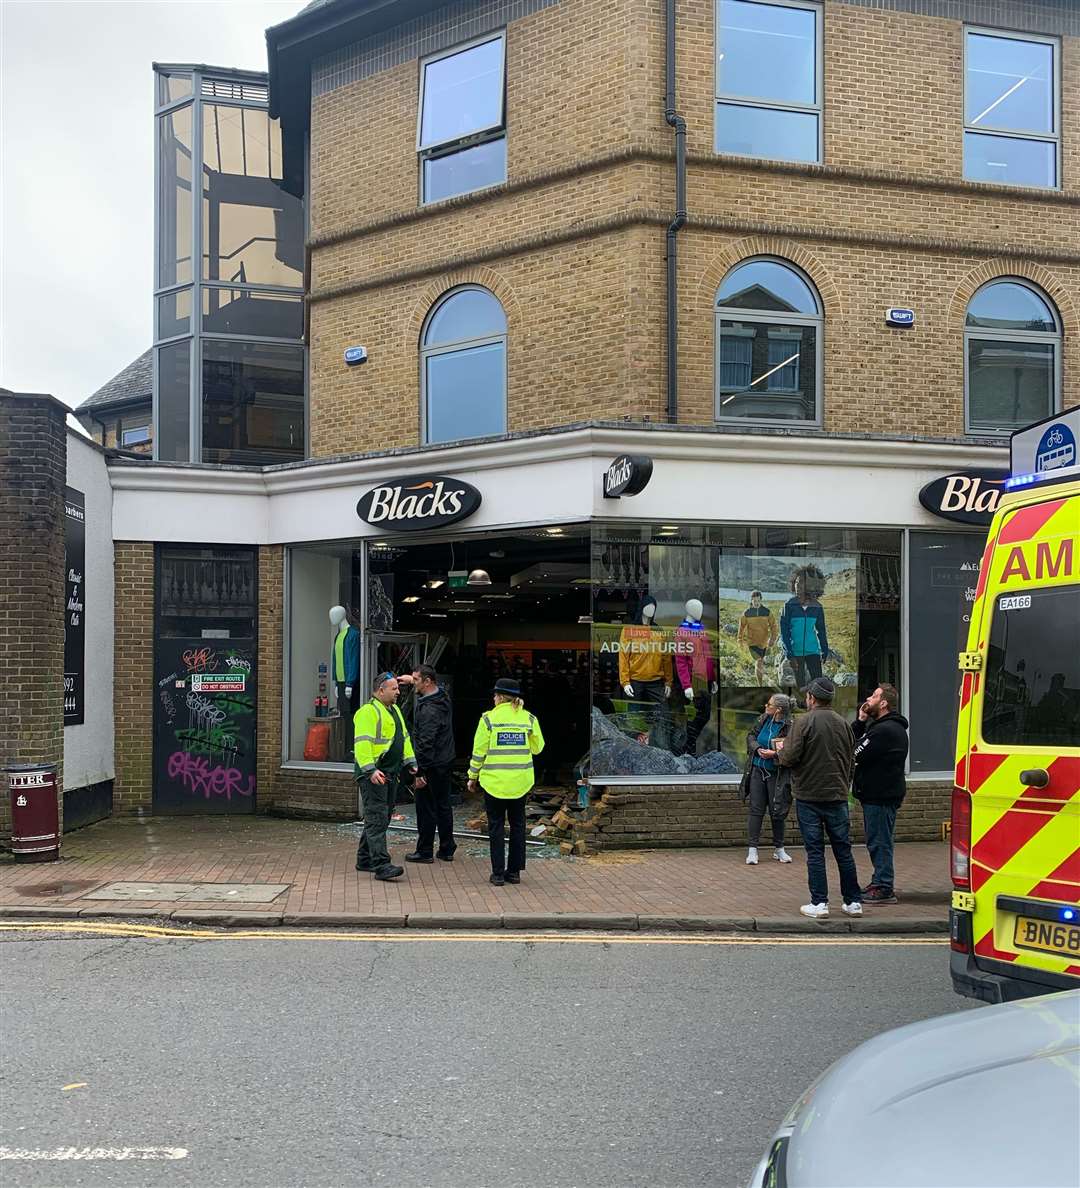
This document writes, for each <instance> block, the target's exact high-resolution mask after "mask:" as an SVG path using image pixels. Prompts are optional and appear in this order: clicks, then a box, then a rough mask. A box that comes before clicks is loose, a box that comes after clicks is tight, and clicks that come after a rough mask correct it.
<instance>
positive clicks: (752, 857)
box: [746, 846, 757, 866]
mask: <svg viewBox="0 0 1080 1188" xmlns="http://www.w3.org/2000/svg"><path fill="white" fill-rule="evenodd" d="M746 865H747V866H757V846H751V847H750V849H749V850H747V851H746Z"/></svg>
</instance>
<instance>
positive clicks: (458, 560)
mask: <svg viewBox="0 0 1080 1188" xmlns="http://www.w3.org/2000/svg"><path fill="white" fill-rule="evenodd" d="M368 580H369V591H368V609H369V615H368V636H367V638H368V641H369V642H368V645H367V647H368V657H369V659H368V664H369V672H370V673H371V675H372V676H374V674H375V673H377V672H379V671H383V672H386V671H392V672H398V673H400V672H405V671H411V670H412V669H413V668H415V667H416V664H418V663H419V662H420V659H423V660H426V662H427V663H429V664H432V665H433V666H434V667H435V669H436V670H437V671H438V673H439V680H440V683H441V684H442V685H443V686H444V687H445V688H446V690H447V692H448V693H449V694H450V696H451V698H452V699H453V702H454V735H455V742H456V745H457V754H458V757H459V761H458V769H459V770H458V777H459V780H460V778H462V777H463V776H464V773H465V769H466V767H467V766H468V757H469V754H470V752H471V749H472V739H473V733H474V731H475V729H476V723H477V720H478V719H479V717H480V714H481V713H482V712H483V711H484V710H486V709H488V708H489V707H490V706H491V704H492V702H491V691H492V688H493V686H494V684H495V682H496V680H498V679H499V678H500V677H510V678H513V679H515V680H517V681H518V683H519V684H520V685H521V688H522V694H523V696H524V700H525V704H526V706H527V707H528V709H529V710H531V711H532V712H533V713H535V714H536V715H537V717H538V718H539V719H540V723H541V727H542V729H543V732H544V737H545V739H546V746H545V749H544V753H543V754H542V755H541V756H540V757H539V759H538V760H537V763H536V777H537V785H538V786H540V787H549V788H555V787H562V788H569V787H571V786H572V785H573V783H574V780H575V775H576V769H577V766H578V764H579V763H580V761H581V760H582V758H583V757H584V756H585V754H586V752H587V751H588V748H589V706H590V671H591V652H590V640H589V608H590V596H589V590H590V571H589V535H588V530H587V529H584V528H582V527H580V526H574V527H565V528H562V527H553V528H540V529H523V530H521V531H519V532H516V533H511V534H504V535H498V536H483V537H481V536H475V537H467V538H459V539H456V540H454V541H447V540H445V539H444V540H437V539H430V540H425V541H422V542H420V543H415V542H414V541H412V540H408V539H402V538H396V539H394V540H388V541H380V542H379V543H378V544H376V545H373V546H372V547H370V548H369V551H368ZM373 608H374V609H375V610H376V611H377V614H378V616H380V620H381V621H379V622H378V623H377V624H376V623H375V622H372V617H371V612H372V609H373ZM387 628H391V629H390V630H387ZM421 639H423V640H425V641H426V646H425V647H424V648H423V649H419V647H418V641H419V640H421ZM410 649H411V650H410ZM418 651H419V658H416V657H417V656H418ZM410 696H411V691H410ZM399 704H400V705H402V707H403V708H404V709H405V712H406V716H407V717H408V716H409V712H410V710H411V705H410V698H409V697H407V696H405V695H404V690H403V696H402V699H401V701H400V702H399Z"/></svg>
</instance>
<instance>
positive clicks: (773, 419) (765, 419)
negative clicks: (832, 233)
mask: <svg viewBox="0 0 1080 1188" xmlns="http://www.w3.org/2000/svg"><path fill="white" fill-rule="evenodd" d="M822 324H823V319H822V312H821V301H820V298H819V297H818V296H817V294H816V293H815V291H814V289H813V288H812V286H811V284H810V282H809V281H808V280H807V279H806V278H805V277H804V276H802V274H801V273H799V272H797V271H796V270H795V268H794V267H793V266H792V265H790V264H786V263H783V262H782V261H780V260H769V259H760V260H749V261H747V262H746V263H744V264H740V265H739V266H738V267H737V268H734V269H733V270H732V271H731V272H729V273H728V275H727V277H726V278H725V279H724V283H723V284H722V285H721V286H720V290H719V292H718V293H717V295H716V419H717V420H718V421H725V420H740V421H747V420H749V421H755V422H759V423H762V424H775V423H777V422H792V421H799V422H810V423H811V424H818V423H820V420H821V350H822Z"/></svg>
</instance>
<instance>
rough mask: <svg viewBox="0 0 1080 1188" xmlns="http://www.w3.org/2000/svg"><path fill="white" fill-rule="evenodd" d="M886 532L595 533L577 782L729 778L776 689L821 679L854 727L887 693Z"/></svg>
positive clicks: (895, 561)
mask: <svg viewBox="0 0 1080 1188" xmlns="http://www.w3.org/2000/svg"><path fill="white" fill-rule="evenodd" d="M901 545H902V535H901V533H900V532H898V531H886V530H865V529H852V528H805V527H782V526H777V527H761V526H757V525H745V526H743V525H729V526H722V527H703V526H680V525H674V524H672V525H647V524H629V525H628V524H620V525H617V526H616V525H597V526H596V527H595V528H594V531H593V544H592V589H593V616H592V617H593V627H592V640H593V699H592V750H591V755H590V764H589V766H590V771H589V774H590V776H591V777H592V778H594V779H603V778H605V777H641V776H651V777H667V778H670V779H677V778H680V777H682V778H690V777H693V778H698V777H705V778H716V777H723V776H729V777H733V776H736V775H738V774H741V772H742V770H743V765H744V763H745V758H746V735H747V731H748V730H749V729H750V728H751V727H752V726H753V725H754V724H755V723H756V722H757V719H758V717H759V715H760V714H761V713H762V710H763V708H764V705H765V702H766V701H767V700H768V699H769V697H770V696H771V695H772V694H773V693H774V692H784V693H788V694H790V695H791V696H793V697H795V698H797V699H798V700H799V701H800V702H802V701H803V699H804V697H805V691H806V687H807V685H808V684H809V683H810V681H811V680H812V679H813V678H814V677H815V676H818V675H821V674H825V675H827V676H829V677H831V678H832V680H833V681H834V683H835V684H836V686H837V693H836V699H835V701H834V707H835V708H836V709H837V710H838V711H839V712H840V713H842V714H844V715H845V716H846V717H849V718H850V717H853V716H854V714H855V711H856V708H857V706H858V704H859V701H860V699H861V698H863V697H865V696H866V695H867V694H868V693H871V692H872V691H873V689H874V687H875V686H876V685H877V684H879V683H880V682H882V681H885V682H888V683H891V684H899V680H900V654H901V589H902V572H901Z"/></svg>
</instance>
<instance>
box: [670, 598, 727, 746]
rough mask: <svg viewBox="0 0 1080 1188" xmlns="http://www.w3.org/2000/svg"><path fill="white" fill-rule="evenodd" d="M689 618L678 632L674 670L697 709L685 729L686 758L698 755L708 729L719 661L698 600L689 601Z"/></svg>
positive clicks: (683, 622)
mask: <svg viewBox="0 0 1080 1188" xmlns="http://www.w3.org/2000/svg"><path fill="white" fill-rule="evenodd" d="M685 609H686V618H685V619H683V621H682V622H681V623H680V624H679V627H678V630H677V631H676V632H675V642H676V646H677V648H678V651H677V652H676V654H675V670H676V671H677V672H678V674H679V684H681V685H682V688H683V695H684V696H685V698H686V700H687V701H688V702H691V703H692V704H693V706H694V720H693V721H692V722H688V723H687V726H686V752H685V753H686V754H687V755H693V754H696V748H697V740H698V736H699V735H700V734H701V732H702V731H703V730H704V729H705V724H706V723H707V722H708V720H709V716H710V714H711V712H712V698H713V696H714V695H715V693H716V689H717V684H716V660H715V658H714V657H713V650H712V644H711V643H710V642H709V635H708V632H707V631H706V630H705V628H704V627H703V626H702V625H701V616H702V614H704V610H705V608H704V607H703V606H702V605H701V600H700V599H698V598H689V599H687V601H686V608H685Z"/></svg>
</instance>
